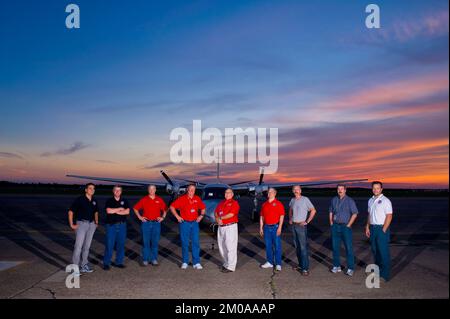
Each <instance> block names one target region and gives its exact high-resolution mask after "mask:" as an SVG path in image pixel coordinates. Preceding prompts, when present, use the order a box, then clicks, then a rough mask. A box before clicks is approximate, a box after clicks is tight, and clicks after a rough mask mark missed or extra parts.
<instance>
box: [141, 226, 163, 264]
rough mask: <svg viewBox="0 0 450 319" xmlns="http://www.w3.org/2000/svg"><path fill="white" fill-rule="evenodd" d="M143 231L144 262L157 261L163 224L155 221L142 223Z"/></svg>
mask: <svg viewBox="0 0 450 319" xmlns="http://www.w3.org/2000/svg"><path fill="white" fill-rule="evenodd" d="M141 231H142V261H147V262H149V261H157V260H158V245H159V237H160V235H161V223H159V222H155V221H146V222H142V224H141Z"/></svg>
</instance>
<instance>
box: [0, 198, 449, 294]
mask: <svg viewBox="0 0 450 319" xmlns="http://www.w3.org/2000/svg"><path fill="white" fill-rule="evenodd" d="M305 195H306V196H307V194H305ZM350 195H351V194H350ZM97 198H98V200H99V202H100V207H103V204H104V202H105V199H106V197H105V196H99V197H97ZM73 199H74V197H73V196H67V195H1V194H0V217H1V221H2V222H1V223H0V247H1V249H0V298H21V299H22V298H33V299H34V298H44V299H60V298H63V299H65V298H77V299H78V298H120V299H127V298H150V299H158V298H164V299H166V298H174V299H205V298H214V299H235V298H239V299H243V298H244V299H245V298H252V299H274V298H275V299H291V298H294V299H307V298H333V299H335V298H374V299H392V298H408V299H409V298H420V299H424V298H448V297H449V241H448V208H449V206H448V204H449V203H448V198H446V197H445V198H406V197H405V198H400V197H399V198H391V201H392V203H393V207H394V219H393V224H392V228H391V233H392V237H391V256H392V279H391V280H390V281H389V282H384V281H381V283H380V288H367V286H366V278H367V274H366V272H365V270H366V267H367V265H369V264H371V263H372V262H373V258H372V254H371V251H370V246H369V243H368V240H367V239H366V238H365V235H364V233H363V226H364V224H365V221H366V217H367V213H366V208H367V199H368V198H355V200H356V202H357V206H358V208H359V209H360V212H361V213H360V216H359V217H358V219H357V222H356V223H355V225H354V227H353V235H354V252H355V257H356V264H357V267H356V271H355V275H354V276H353V277H348V276H346V275H344V274H343V273H339V274H332V273H331V272H330V271H329V269H330V268H331V266H332V264H331V238H330V227H329V226H328V223H327V219H328V212H327V210H328V205H329V200H330V199H329V198H325V197H310V199H311V201H312V202H313V204H314V205H315V206H316V208H317V210H318V213H317V217H316V218H315V220H314V221H313V222H312V224H311V225H309V226H308V227H309V228H308V232H309V238H310V248H311V257H310V264H311V268H310V270H311V275H310V276H308V277H304V276H301V275H300V274H299V272H297V271H296V270H295V267H296V266H297V258H296V254H295V250H294V246H293V243H292V234H291V230H290V227H289V226H288V225H285V227H284V229H283V235H282V246H283V265H282V266H283V268H282V271H281V272H273V271H272V270H270V269H261V268H259V266H260V264H262V263H264V262H265V250H264V242H263V240H262V239H261V237H260V236H259V234H258V223H256V222H252V221H251V219H250V217H249V216H250V214H249V212H250V210H251V205H252V202H251V200H250V199H249V198H246V197H242V198H241V199H239V201H240V204H241V212H240V222H239V246H238V250H239V252H238V265H237V269H236V272H234V273H226V274H224V273H221V272H220V271H219V268H220V266H221V264H222V262H221V259H220V255H219V250H218V248H217V242H216V240H215V235H214V233H213V232H212V230H211V228H210V227H209V225H207V224H203V225H202V226H201V233H200V243H201V262H202V265H203V267H204V269H203V270H194V269H193V268H192V267H191V266H190V267H189V268H188V269H187V270H181V269H180V264H181V246H180V241H179V235H178V226H177V224H176V223H175V221H174V220H173V219H172V218H168V219H166V220H165V221H164V224H163V228H162V236H161V241H160V250H159V262H160V266H158V267H153V266H148V267H141V266H140V255H141V237H140V231H139V224H138V222H137V221H136V218H135V216H134V214H131V216H130V217H129V223H128V233H127V243H126V260H125V264H126V268H125V269H119V268H115V267H113V268H112V269H111V270H110V271H104V270H103V269H102V258H103V253H104V239H105V236H104V235H105V232H104V227H103V218H104V213H102V216H101V225H100V226H99V227H98V229H97V231H96V233H95V236H94V240H93V243H92V246H91V255H90V259H91V265H92V266H93V268H94V270H95V271H94V272H93V273H91V274H84V275H82V276H81V277H80V288H71V289H69V288H67V287H66V284H65V283H66V277H67V276H68V273H66V272H65V267H66V266H67V265H68V264H70V261H71V255H72V249H73V245H74V232H73V231H72V230H71V229H70V228H69V227H68V224H67V208H68V207H69V206H70V204H71V202H72V201H73ZM280 199H281V200H282V201H283V203H284V204H285V205H287V202H288V200H289V198H280ZM129 200H130V202H131V203H133V204H134V203H135V202H136V201H137V200H138V198H137V197H130V198H129ZM341 255H342V256H344V251H343V250H342V254H341ZM345 264H346V263H345V258H343V257H342V265H343V266H345Z"/></svg>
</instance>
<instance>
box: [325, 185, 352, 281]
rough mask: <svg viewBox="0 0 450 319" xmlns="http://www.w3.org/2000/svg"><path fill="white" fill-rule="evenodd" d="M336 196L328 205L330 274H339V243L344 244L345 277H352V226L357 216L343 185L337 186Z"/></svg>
mask: <svg viewBox="0 0 450 319" xmlns="http://www.w3.org/2000/svg"><path fill="white" fill-rule="evenodd" d="M337 193H338V196H335V197H333V199H332V200H331V204H330V210H329V211H330V215H329V217H330V225H331V240H332V246H333V268H332V269H331V272H332V273H335V274H336V273H338V272H341V271H342V269H341V256H340V250H341V241H343V242H344V247H345V251H346V254H347V271H346V273H345V274H346V275H348V276H353V273H354V270H355V257H354V255H353V238H352V225H353V223H354V222H355V220H356V217H357V215H358V208H357V207H356V204H355V201H354V200H353V199H352V198H350V197H348V196H347V194H346V193H347V187H346V186H345V185H343V184H339V185H338V186H337Z"/></svg>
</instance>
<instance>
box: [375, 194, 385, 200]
mask: <svg viewBox="0 0 450 319" xmlns="http://www.w3.org/2000/svg"><path fill="white" fill-rule="evenodd" d="M382 197H384V195H383V193H381V194H380V196H378V197H376V196H375V195H373V196H372V198H373V199H380V198H382Z"/></svg>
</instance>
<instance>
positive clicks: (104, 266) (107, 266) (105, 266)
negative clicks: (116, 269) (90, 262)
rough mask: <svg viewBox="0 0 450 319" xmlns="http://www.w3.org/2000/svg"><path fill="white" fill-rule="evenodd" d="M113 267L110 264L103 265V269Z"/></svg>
mask: <svg viewBox="0 0 450 319" xmlns="http://www.w3.org/2000/svg"><path fill="white" fill-rule="evenodd" d="M110 269H111V267H110V266H109V265H103V270H110Z"/></svg>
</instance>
